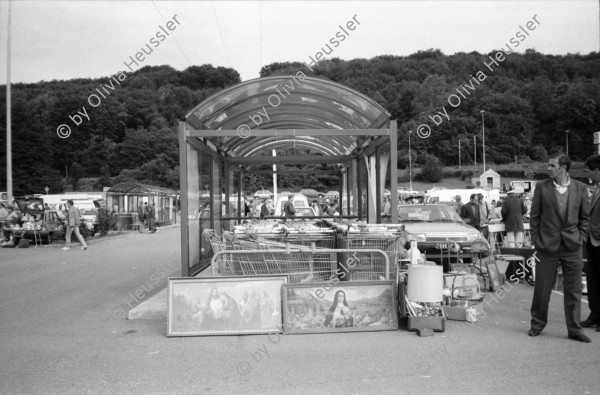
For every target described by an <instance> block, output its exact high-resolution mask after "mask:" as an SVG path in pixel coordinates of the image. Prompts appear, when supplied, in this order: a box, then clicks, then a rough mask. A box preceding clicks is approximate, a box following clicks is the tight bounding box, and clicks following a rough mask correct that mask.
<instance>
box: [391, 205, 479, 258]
mask: <svg viewBox="0 0 600 395" xmlns="http://www.w3.org/2000/svg"><path fill="white" fill-rule="evenodd" d="M398 222H399V223H401V224H403V225H404V226H405V230H406V232H408V233H409V234H410V236H409V240H410V239H411V238H414V239H415V240H417V244H418V248H419V250H420V251H421V253H425V254H426V256H427V259H428V260H434V261H435V260H439V259H440V258H441V257H442V255H444V256H448V251H449V250H450V251H452V254H453V256H454V257H456V255H457V253H458V252H460V251H462V252H463V253H470V247H471V245H472V244H473V243H474V242H475V241H476V240H480V239H483V236H482V234H481V232H479V231H478V230H477V229H475V228H474V227H472V226H471V225H467V224H466V223H465V222H464V221H463V220H462V218H461V217H460V216H459V215H458V214H457V213H456V211H455V209H454V207H451V206H448V205H445V204H407V205H400V206H399V207H398Z"/></svg>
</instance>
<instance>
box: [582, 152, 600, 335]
mask: <svg viewBox="0 0 600 395" xmlns="http://www.w3.org/2000/svg"><path fill="white" fill-rule="evenodd" d="M585 164H586V165H587V167H588V169H590V171H591V172H590V178H591V180H592V182H593V183H594V184H595V186H596V188H595V189H594V193H593V194H592V197H591V199H590V232H589V237H588V241H587V244H586V247H587V253H588V259H587V262H586V264H585V275H586V280H587V290H588V302H589V304H590V315H589V316H588V318H587V319H585V320H583V321H581V326H582V327H584V328H590V327H593V326H596V332H600V155H592V156H590V157H589V158H587V160H586V162H585Z"/></svg>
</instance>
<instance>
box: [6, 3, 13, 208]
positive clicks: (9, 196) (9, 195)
mask: <svg viewBox="0 0 600 395" xmlns="http://www.w3.org/2000/svg"><path fill="white" fill-rule="evenodd" d="M11 8H12V1H9V2H8V26H7V28H8V34H7V40H8V42H7V47H6V202H7V204H13V180H12V119H11V113H12V110H11V102H12V100H11V98H12V94H11V83H10V30H11V18H10V14H11Z"/></svg>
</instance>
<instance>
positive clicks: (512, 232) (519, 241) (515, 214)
mask: <svg viewBox="0 0 600 395" xmlns="http://www.w3.org/2000/svg"><path fill="white" fill-rule="evenodd" d="M523 192H524V191H523V188H521V187H517V188H515V189H513V190H510V191H508V193H507V195H508V196H507V198H506V199H505V200H504V204H503V205H502V221H503V222H504V230H505V231H506V240H505V245H504V246H505V247H509V248H510V247H512V248H521V247H523V235H524V232H525V226H524V224H523V216H524V215H525V214H526V213H527V206H526V205H525V202H524V201H523V200H522V199H521V194H522V193H523Z"/></svg>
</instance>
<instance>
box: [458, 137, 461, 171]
mask: <svg viewBox="0 0 600 395" xmlns="http://www.w3.org/2000/svg"><path fill="white" fill-rule="evenodd" d="M458 170H462V166H461V162H460V139H458Z"/></svg>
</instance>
